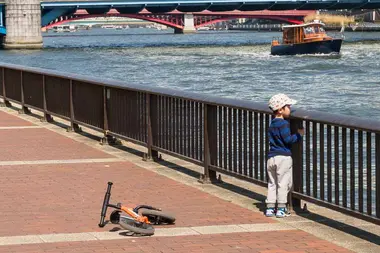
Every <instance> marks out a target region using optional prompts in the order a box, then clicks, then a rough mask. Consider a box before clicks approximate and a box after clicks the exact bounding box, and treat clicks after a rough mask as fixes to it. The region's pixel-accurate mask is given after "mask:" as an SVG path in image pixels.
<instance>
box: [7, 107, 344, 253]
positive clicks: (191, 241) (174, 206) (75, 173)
mask: <svg viewBox="0 0 380 253" xmlns="http://www.w3.org/2000/svg"><path fill="white" fill-rule="evenodd" d="M0 122H2V124H3V126H7V122H9V125H13V126H30V123H29V122H27V121H23V120H20V119H18V118H17V117H15V116H12V115H8V114H5V113H3V112H0ZM0 135H1V138H0V148H1V150H2V152H1V153H0V161H20V160H48V159H59V160H64V159H89V158H93V159H97V158H111V157H112V156H111V155H109V154H107V153H104V152H101V151H99V150H98V149H95V148H93V147H90V146H88V145H85V144H83V143H79V142H76V141H74V140H73V139H70V138H67V137H65V136H62V135H60V134H57V133H55V132H53V131H50V130H47V129H38V128H37V129H27V128H24V129H0ZM0 171H1V172H2V176H1V177H0V192H1V195H0V200H1V203H2V205H0V213H1V216H0V222H1V223H0V224H2V225H1V226H0V243H1V239H2V238H4V237H9V236H21V238H22V236H26V235H41V234H61V233H79V232H96V231H108V230H109V229H112V228H113V227H114V225H108V226H107V227H106V228H103V229H100V228H98V227H97V224H98V221H99V214H100V207H101V203H102V200H103V197H104V192H105V189H106V183H107V181H113V182H114V187H113V191H112V197H111V199H112V201H113V202H119V201H120V202H125V203H126V204H127V203H128V204H130V205H132V206H133V205H137V204H151V205H157V206H160V207H162V208H163V209H164V210H167V211H170V212H172V213H174V214H175V215H176V217H177V222H176V224H175V225H174V226H170V227H178V228H181V227H190V226H212V225H228V224H231V225H232V224H263V223H264V224H269V223H272V224H273V223H276V222H277V221H276V220H275V219H270V218H266V217H264V216H263V215H262V213H259V212H253V211H251V210H248V209H245V208H242V207H240V206H237V205H235V204H232V203H230V202H228V201H225V200H222V199H220V198H217V197H215V196H213V195H210V194H208V193H206V192H203V191H200V190H198V189H196V188H194V187H191V186H188V185H184V184H181V183H179V182H176V181H174V180H172V179H169V178H167V177H165V176H162V175H158V174H156V173H154V172H152V171H148V170H146V169H144V168H141V167H139V166H137V165H135V164H133V163H131V162H128V161H125V162H107V163H81V164H75V163H71V164H44V165H36V164H25V165H3V166H0ZM120 238H121V239H120V240H109V241H102V240H100V241H99V240H98V241H88V242H86V241H83V242H69V241H65V242H60V243H38V244H26V245H21V244H22V243H23V242H22V240H20V245H13V246H10V245H8V246H0V252H267V253H269V252H272V253H273V252H278V253H281V252H350V251H348V250H346V249H344V248H342V247H338V246H336V245H334V244H332V243H329V242H327V241H323V240H321V239H318V238H317V237H315V236H312V235H310V234H308V233H306V232H303V231H299V230H289V231H271V232H250V233H227V234H213V235H211V234H202V235H191V236H175V237H149V238H146V237H145V238H132V239H131V238H125V237H123V236H120ZM274 239H275V240H274ZM15 240H17V238H15Z"/></svg>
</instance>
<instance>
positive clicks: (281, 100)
mask: <svg viewBox="0 0 380 253" xmlns="http://www.w3.org/2000/svg"><path fill="white" fill-rule="evenodd" d="M296 103H297V101H296V100H293V99H290V98H289V97H288V96H287V95H285V94H282V93H280V94H276V95H274V96H273V97H271V99H269V104H268V105H269V108H270V109H271V110H272V111H273V113H274V114H275V115H276V116H278V117H284V118H288V117H289V116H290V106H291V105H294V104H296Z"/></svg>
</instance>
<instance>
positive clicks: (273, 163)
mask: <svg viewBox="0 0 380 253" xmlns="http://www.w3.org/2000/svg"><path fill="white" fill-rule="evenodd" d="M267 170H268V195H267V199H266V201H265V202H266V203H267V207H268V208H271V207H275V205H276V202H277V206H278V207H286V203H287V202H288V193H289V191H290V189H291V188H292V184H293V172H292V171H293V159H292V157H291V156H275V157H271V158H269V159H268V164H267Z"/></svg>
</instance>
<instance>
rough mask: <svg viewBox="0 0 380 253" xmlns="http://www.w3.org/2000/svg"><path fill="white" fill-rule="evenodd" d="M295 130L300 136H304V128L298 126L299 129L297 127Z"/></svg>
mask: <svg viewBox="0 0 380 253" xmlns="http://www.w3.org/2000/svg"><path fill="white" fill-rule="evenodd" d="M297 131H298V133H299V134H300V135H301V136H304V135H305V129H303V128H300V129H298V130H297Z"/></svg>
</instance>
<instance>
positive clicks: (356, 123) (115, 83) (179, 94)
mask: <svg viewBox="0 0 380 253" xmlns="http://www.w3.org/2000/svg"><path fill="white" fill-rule="evenodd" d="M2 67H6V68H10V69H15V70H20V71H28V72H32V73H35V74H45V75H50V76H55V77H61V78H67V79H71V80H73V81H86V82H89V83H92V84H95V85H101V86H106V87H113V88H119V89H125V90H133V91H138V92H146V93H150V94H153V95H165V96H169V97H175V98H181V99H188V100H194V101H197V102H202V103H206V104H209V105H216V106H229V107H231V108H236V109H247V110H253V111H256V112H259V113H267V114H271V113H272V112H271V110H270V109H269V108H268V106H267V105H266V103H260V102H254V101H250V100H240V99H235V98H225V97H217V96H213V95H205V94H198V93H194V92H189V91H179V90H175V89H170V88H162V87H153V86H148V85H135V84H130V83H126V82H123V81H120V80H115V79H109V78H98V77H92V78H91V77H88V76H85V75H81V74H73V73H65V72H61V71H56V70H50V69H43V68H38V67H28V66H22V65H16V64H9V63H0V68H2ZM292 118H294V119H302V120H308V121H318V122H320V123H326V124H330V125H335V126H340V127H347V128H351V129H355V130H363V131H373V132H377V133H380V120H373V119H369V118H360V117H356V116H347V115H340V114H334V113H328V112H320V111H313V110H304V109H300V108H295V109H294V110H293V113H292Z"/></svg>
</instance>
